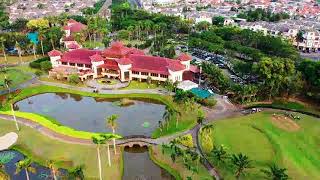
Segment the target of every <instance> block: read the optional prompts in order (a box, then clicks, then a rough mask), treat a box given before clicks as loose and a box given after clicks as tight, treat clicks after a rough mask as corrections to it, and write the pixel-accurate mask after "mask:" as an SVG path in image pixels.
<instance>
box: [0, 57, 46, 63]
mask: <svg viewBox="0 0 320 180" xmlns="http://www.w3.org/2000/svg"><path fill="white" fill-rule="evenodd" d="M41 57H42V56H39V55H37V58H41ZM7 60H8V64H18V63H20V58H19V56H7ZM31 61H34V56H33V55H27V56H22V62H31ZM5 63H6V61H5V59H4V57H3V56H1V57H0V64H5Z"/></svg>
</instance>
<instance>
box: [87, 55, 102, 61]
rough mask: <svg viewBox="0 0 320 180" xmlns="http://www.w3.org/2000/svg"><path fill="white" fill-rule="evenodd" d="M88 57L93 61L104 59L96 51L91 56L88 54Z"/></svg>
mask: <svg viewBox="0 0 320 180" xmlns="http://www.w3.org/2000/svg"><path fill="white" fill-rule="evenodd" d="M89 58H90V59H91V61H94V62H98V61H104V58H103V57H102V56H101V55H100V54H98V53H97V54H95V55H93V56H90V57H89Z"/></svg>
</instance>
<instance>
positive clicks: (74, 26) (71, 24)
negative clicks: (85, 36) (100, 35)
mask: <svg viewBox="0 0 320 180" xmlns="http://www.w3.org/2000/svg"><path fill="white" fill-rule="evenodd" d="M86 28H87V26H86V25H84V24H82V23H80V22H77V21H75V20H73V19H70V20H69V21H68V25H66V26H64V27H63V29H64V30H69V29H70V32H71V33H77V32H81V31H82V30H84V29H86Z"/></svg>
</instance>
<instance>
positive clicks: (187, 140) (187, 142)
mask: <svg viewBox="0 0 320 180" xmlns="http://www.w3.org/2000/svg"><path fill="white" fill-rule="evenodd" d="M177 141H178V143H180V144H182V145H183V146H186V147H189V148H193V147H194V144H193V139H192V135H191V134H186V135H184V136H181V137H178V138H177Z"/></svg>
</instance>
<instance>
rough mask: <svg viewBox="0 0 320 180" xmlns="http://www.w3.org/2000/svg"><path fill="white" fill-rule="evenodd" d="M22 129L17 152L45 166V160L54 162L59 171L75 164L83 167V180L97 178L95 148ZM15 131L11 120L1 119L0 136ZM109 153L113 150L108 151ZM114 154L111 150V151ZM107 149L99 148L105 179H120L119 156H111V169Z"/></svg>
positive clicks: (120, 164) (120, 165)
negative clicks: (20, 151) (19, 151)
mask: <svg viewBox="0 0 320 180" xmlns="http://www.w3.org/2000/svg"><path fill="white" fill-rule="evenodd" d="M20 126H21V131H20V132H19V133H18V134H19V139H18V142H17V145H16V146H15V148H16V149H19V150H22V151H23V153H24V154H28V155H31V156H32V158H33V159H34V160H35V161H36V162H38V163H40V164H42V165H45V163H46V160H54V161H56V162H57V166H58V167H60V168H66V169H70V168H71V167H75V166H77V165H82V164H83V165H84V166H85V168H84V173H85V176H86V179H98V177H99V173H98V162H97V150H96V146H87V145H76V144H67V143H63V142H60V141H57V140H54V139H51V138H48V137H45V136H43V135H42V134H40V133H39V132H37V131H36V130H34V129H32V128H29V127H26V126H22V125H20ZM11 131H15V125H14V123H13V122H11V121H6V120H0V136H2V135H4V134H5V133H8V132H11ZM111 150H112V149H111ZM111 152H113V151H111ZM106 154H107V153H106V148H101V158H102V172H103V177H104V179H119V180H120V179H121V172H122V166H123V165H122V155H121V153H119V154H117V155H116V156H114V154H113V153H111V155H112V167H108V166H107V155H106Z"/></svg>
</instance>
